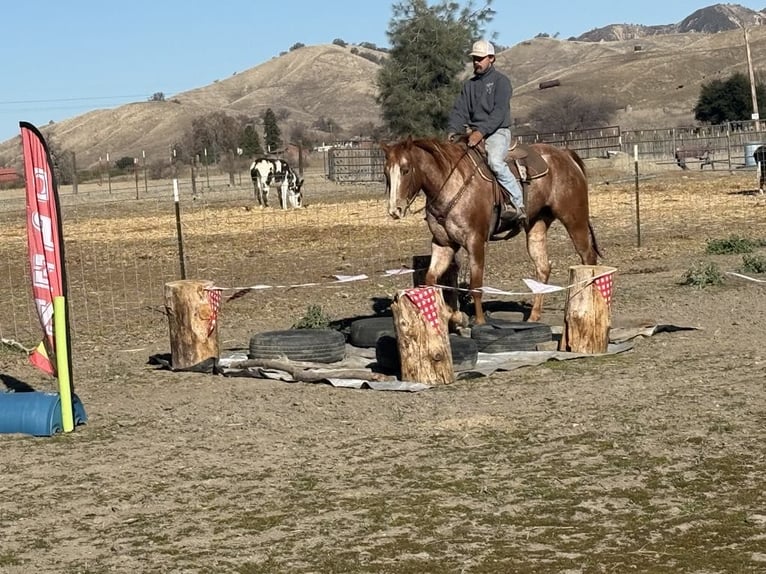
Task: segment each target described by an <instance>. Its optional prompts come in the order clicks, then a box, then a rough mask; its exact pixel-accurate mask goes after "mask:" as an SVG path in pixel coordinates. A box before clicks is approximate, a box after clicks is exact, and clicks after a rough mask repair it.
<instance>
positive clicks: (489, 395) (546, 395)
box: [0, 169, 766, 574]
mask: <svg viewBox="0 0 766 574" xmlns="http://www.w3.org/2000/svg"><path fill="white" fill-rule="evenodd" d="M609 179H610V177H608V176H606V175H605V174H602V173H600V172H599V171H598V169H594V170H593V171H592V172H591V187H592V191H591V205H592V213H593V220H594V225H595V228H596V231H597V234H598V238H599V241H600V243H601V246H602V249H603V251H604V254H605V259H604V263H605V264H607V265H611V266H614V267H616V268H617V269H618V272H617V275H616V286H615V299H614V303H613V307H612V315H613V322H614V324H615V325H634V324H660V323H663V324H676V325H683V326H690V327H696V328H697V329H696V330H689V331H681V332H676V333H663V334H657V335H655V336H652V337H649V338H645V339H640V340H637V341H636V345H635V348H634V349H633V350H632V351H629V352H627V353H624V354H619V355H613V356H608V357H599V358H590V359H582V360H573V361H565V362H549V363H545V364H543V365H541V366H537V367H530V368H522V369H518V370H515V371H511V372H500V373H496V374H494V375H492V376H490V377H486V378H479V379H473V380H468V381H458V382H457V383H455V384H453V385H449V386H446V387H442V388H435V389H430V390H427V391H423V392H419V393H396V392H375V391H370V390H349V389H338V388H333V387H331V386H329V385H324V384H305V383H282V382H276V381H267V380H260V379H250V378H224V377H218V376H213V375H205V374H190V373H185V374H182V373H171V372H168V371H164V370H160V369H158V368H157V367H156V366H152V365H149V364H148V358H149V357H150V356H151V355H153V354H155V353H167V352H168V351H169V343H168V335H167V323H166V320H165V318H164V316H163V315H162V313H161V312H158V309H159V308H160V307H161V305H162V283H163V280H166V279H167V277H166V276H163V273H165V274H166V275H167V274H170V275H171V276H172V273H173V272H175V271H174V264H175V263H174V262H175V260H174V250H173V245H174V241H175V240H174V236H173V227H172V214H169V215H168V214H162V215H157V216H156V217H155V216H154V215H152V216H151V217H149V216H145V215H140V214H137V213H135V212H134V211H132V208H130V207H121V208H113V209H112V210H111V211H110V212H109V213H108V214H107V213H106V212H103V213H102V212H98V213H96V212H92V213H91V212H88V210H87V209H86V208H85V207H83V206H79V207H78V206H75V207H72V208H71V209H70V213H75V212H76V214H77V217H76V218H75V217H74V216H73V217H72V221H71V222H66V221H65V226H66V230H65V232H66V234H67V242H68V245H67V247H68V260H69V261H68V263H69V275H70V280H71V281H72V289H73V296H72V297H73V301H75V302H78V304H77V305H76V306H75V308H74V309H73V310H72V314H73V315H74V316H73V320H74V326H75V332H76V333H77V334H78V335H77V337H75V340H74V357H73V362H74V371H75V388H76V392H77V394H78V396H79V397H80V398H81V399H82V402H83V404H84V405H85V408H86V410H87V412H88V415H89V421H88V423H87V425H84V426H80V427H78V428H77V430H76V432H74V433H70V434H67V435H63V436H57V437H54V438H31V437H26V436H21V435H0V449H1V450H2V453H3V455H2V458H1V459H0V477H2V480H0V572H2V573H7V574H26V573H29V572H40V573H43V572H44V573H54V572H55V573H58V572H61V573H65V572H66V573H83V574H84V573H88V574H97V573H107V572H109V573H112V572H131V573H133V572H188V573H211V574H212V573H221V572H232V573H239V574H256V573H274V572H280V573H281V572H296V573H298V572H302V573H309V572H312V573H313V572H316V573H319V572H321V573H329V572H338V573H339V572H348V573H358V572H366V573H396V574H404V573H412V574H416V573H417V574H421V573H425V572H429V573H431V572H432V573H444V572H455V573H457V572H465V573H468V572H476V573H479V572H480V573H498V574H499V573H503V574H505V573H509V572H541V573H543V572H545V573H548V572H556V573H561V572H566V573H589V572H673V573H700V574H701V573H718V572H766V489H765V488H764V484H765V482H764V476H766V446H765V445H766V385H764V361H765V360H766V352H765V351H764V347H763V343H762V341H761V337H763V335H764V325H766V298H764V294H765V292H764V289H765V287H764V286H763V285H761V284H759V283H754V282H749V281H745V280H742V279H736V278H734V277H732V276H726V278H725V281H724V283H723V284H722V285H719V286H712V287H707V288H704V289H700V288H695V287H694V286H690V285H683V284H682V278H683V276H684V274H685V273H687V272H688V271H689V270H690V268H692V267H693V266H694V265H696V264H703V263H715V265H716V266H717V267H718V268H719V269H720V270H721V271H722V272H726V271H739V270H740V269H741V267H742V261H743V256H742V255H741V254H719V255H716V254H708V253H706V243H707V241H708V240H709V239H721V238H728V237H731V236H738V237H742V238H748V239H751V240H757V241H762V240H764V239H766V225H765V224H764V217H765V216H766V201H765V200H764V199H762V198H761V196H759V195H758V194H756V193H753V192H752V188H753V187H754V186H753V182H752V179H753V177H752V174H749V175H747V176H745V175H734V176H731V175H729V174H728V173H718V172H716V173H714V174H711V173H710V172H709V171H708V172H705V173H704V174H700V173H699V172H696V171H694V172H690V173H683V174H682V173H681V172H680V171H679V172H677V173H675V172H674V173H669V174H665V175H657V176H656V177H653V178H647V179H646V180H643V181H642V182H641V196H640V208H641V212H640V215H641V223H642V227H641V232H642V245H641V246H640V247H638V246H637V245H636V244H637V238H636V233H635V227H636V221H635V217H634V210H635V203H636V200H635V194H634V185H633V182H632V181H631V180H630V177H629V176H628V177H622V178H616V177H615V178H611V179H612V181H609ZM352 191H353V190H349V192H348V193H347V197H346V198H345V202H343V203H333V204H332V206H331V205H330V204H329V202H328V201H327V200H326V199H325V198H322V197H318V198H317V199H316V200H315V201H314V202H313V205H312V204H310V205H309V207H308V208H307V209H304V210H301V211H299V212H290V213H289V214H283V213H280V212H277V211H275V210H270V211H268V212H266V211H258V210H253V209H251V207H252V206H251V205H250V204H248V203H247V202H246V201H244V200H243V201H242V202H241V203H239V204H236V205H229V204H227V205H213V206H208V207H206V208H204V209H203V208H201V207H189V208H188V209H187V217H188V219H186V220H185V229H186V233H187V240H188V252H189V254H190V256H189V258H190V274H191V275H193V276H195V277H199V278H206V279H214V280H216V281H217V282H220V283H221V284H222V285H224V286H227V287H235V286H242V285H252V284H253V283H255V282H256V279H257V282H259V283H268V284H275V285H276V284H279V285H285V286H288V287H286V288H284V289H270V290H264V291H259V292H257V293H253V294H250V295H248V296H245V297H242V298H240V299H237V300H235V301H231V302H229V303H225V304H224V307H223V311H222V315H221V325H220V331H219V333H220V337H221V345H222V347H223V348H224V349H227V350H231V349H236V348H242V347H246V346H247V342H248V337H249V336H250V334H252V333H254V332H257V331H261V330H266V329H284V328H288V327H289V326H290V325H291V324H292V323H294V322H295V321H296V320H297V319H298V318H300V317H301V315H302V313H303V312H304V311H305V310H306V308H307V306H308V305H312V304H316V305H321V306H322V309H323V310H324V312H325V313H326V314H327V315H329V316H330V317H331V318H332V319H342V318H346V317H354V316H360V315H365V314H369V313H371V309H372V304H373V302H374V301H375V300H377V299H380V298H385V297H390V296H391V295H393V294H394V293H396V291H397V290H399V289H402V288H405V287H408V286H409V284H407V283H406V280H402V279H381V278H380V277H379V276H378V275H375V273H376V272H378V271H380V270H383V269H388V268H392V267H397V266H399V265H401V264H404V263H407V262H408V261H409V258H410V257H411V256H412V255H414V254H423V253H426V252H427V246H428V239H429V238H428V235H427V230H426V228H425V225H424V223H423V221H422V216H421V215H413V216H411V217H410V218H409V219H406V220H404V221H401V222H394V221H389V220H388V219H386V218H385V217H384V216H382V215H381V212H383V211H384V206H383V198H382V196H381V195H380V194H379V193H378V191H375V193H369V194H366V193H359V194H356V193H353V192H352ZM341 213H342V215H339V214H341ZM269 220H276V223H275V224H274V225H270V224H267V222H268V221H269ZM6 223H7V222H6ZM22 223H23V222H22ZM100 226H104V227H100ZM20 229H21V228H20V227H19V226H18V225H17V224H16V223H13V224H11V225H10V226H9V225H5V226H4V228H3V231H0V240H2V241H5V242H12V241H16V240H15V239H14V237H15V235H14V234H16V235H17V234H18V233H19V230H20ZM163 229H166V230H168V231H162V230H163ZM109 230H111V231H109ZM96 236H97V239H94V237H96ZM550 241H551V249H550V251H551V259H552V261H553V265H554V273H553V276H552V277H551V281H550V282H551V283H553V284H558V285H564V284H566V280H567V267H568V266H569V265H572V264H576V263H579V262H578V261H577V260H576V259H575V256H574V253H573V250H572V248H571V245H570V244H569V242H568V240H567V238H566V237H565V236H564V234H563V232H562V228H561V226H560V225H556V226H555V228H554V230H553V231H552V233H551V240H550ZM13 245H16V244H15V243H13ZM21 245H22V247H23V243H22V244H21ZM94 246H97V247H94ZM86 247H87V248H86ZM19 249H21V247H20V248H19ZM14 253H15V252H14ZM756 254H760V255H766V249H760V250H758V251H756ZM11 259H13V260H14V261H17V262H15V263H8V264H7V269H9V272H11V273H21V271H20V269H21V268H22V267H23V265H24V264H25V263H24V260H23V253H22V252H21V251H19V252H18V253H16V254H15V255H14V257H12V258H11ZM9 261H10V259H9ZM93 261H98V262H101V263H99V264H98V265H97V266H96V265H95V264H94V263H93ZM106 262H110V263H109V264H107V263H106ZM120 262H123V267H120V269H122V270H123V271H122V272H115V269H116V268H117V267H115V266H118V265H121V263H120ZM124 262H128V265H129V267H128V268H129V269H134V270H135V272H134V273H135V277H131V276H130V273H127V274H126V273H125V272H124V269H126V267H125V266H124ZM110 265H111V266H110ZM96 267H98V269H100V271H99V273H100V275H98V279H97V280H95V279H93V275H94V274H95V272H94V271H92V270H93V269H95V268H96ZM148 269H151V270H152V271H151V272H150V271H147V270H148ZM160 270H170V271H162V272H161V271H160ZM357 272H364V273H367V274H369V275H370V276H371V277H372V279H371V280H368V281H361V282H358V283H351V284H344V285H342V286H333V285H326V286H324V287H320V288H316V289H305V288H304V289H301V288H290V287H289V286H290V285H293V284H296V283H302V282H306V281H328V282H330V281H331V279H329V278H331V277H332V275H333V274H338V273H342V274H353V273H357ZM487 275H488V277H487V284H488V285H490V286H493V287H497V288H503V289H507V290H511V289H521V288H522V287H523V284H522V283H521V279H522V278H525V277H532V269H531V265H530V264H529V262H528V260H527V259H526V256H525V254H524V246H523V240H522V239H521V238H516V239H515V240H512V241H510V242H509V243H506V244H498V243H493V244H491V245H490V248H489V264H488V269H487ZM126 276H127V279H126ZM754 277H756V278H759V276H757V275H756V276H754ZM95 285H100V288H98V289H97V288H96V287H94V286H95ZM137 291H138V292H140V293H141V295H140V297H143V298H139V295H136V294H135V292H137ZM94 293H95V295H94ZM109 293H111V297H112V303H111V307H110V308H114V309H117V311H115V312H114V313H106V312H103V311H101V310H100V309H101V308H99V311H98V312H96V308H95V307H94V303H93V302H94V301H95V299H90V298H89V297H99V300H103V299H104V297H105V294H109ZM126 293H128V294H126ZM129 295H130V296H129ZM131 297H133V298H131ZM134 299H135V301H134ZM136 301H137V302H136ZM125 302H127V303H125ZM86 303H87V304H86ZM529 303H530V300H529V299H527V298H524V297H519V298H511V299H504V298H495V299H490V304H491V305H493V306H494V308H496V309H500V308H502V309H505V310H508V311H519V312H522V313H523V311H525V310H528V308H529ZM563 305H564V298H563V296H562V295H553V296H550V297H548V298H547V300H546V306H545V311H544V316H543V320H545V321H548V322H550V323H551V324H560V323H561V321H562V319H563ZM0 376H2V377H3V381H4V382H6V384H8V382H9V381H16V382H18V381H21V382H24V383H25V384H29V385H31V386H33V387H34V388H36V389H38V390H52V389H53V383H52V382H51V381H50V380H49V379H46V378H45V377H44V376H43V375H42V374H39V373H38V372H36V371H35V370H33V369H32V368H31V367H29V366H28V365H27V363H26V359H25V357H24V356H23V353H19V352H18V351H16V350H14V349H12V348H8V347H0Z"/></svg>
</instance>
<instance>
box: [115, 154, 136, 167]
mask: <svg viewBox="0 0 766 574" xmlns="http://www.w3.org/2000/svg"><path fill="white" fill-rule="evenodd" d="M134 163H135V160H134V159H133V158H132V157H130V156H127V155H126V156H123V157H121V158H120V159H118V160H117V161H116V162H114V165H115V167H116V168H117V169H128V168H129V167H133V164H134Z"/></svg>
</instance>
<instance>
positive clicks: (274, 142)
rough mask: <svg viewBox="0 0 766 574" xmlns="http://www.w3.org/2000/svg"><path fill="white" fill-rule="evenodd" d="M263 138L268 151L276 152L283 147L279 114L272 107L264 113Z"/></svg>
mask: <svg viewBox="0 0 766 574" xmlns="http://www.w3.org/2000/svg"><path fill="white" fill-rule="evenodd" d="M263 140H264V143H265V144H266V151H267V152H274V151H276V150H278V149H279V148H281V147H282V133H281V132H280V131H279V126H278V125H277V116H276V114H275V113H274V111H273V110H272V109H271V108H269V109H267V110H266V111H265V112H264V114H263Z"/></svg>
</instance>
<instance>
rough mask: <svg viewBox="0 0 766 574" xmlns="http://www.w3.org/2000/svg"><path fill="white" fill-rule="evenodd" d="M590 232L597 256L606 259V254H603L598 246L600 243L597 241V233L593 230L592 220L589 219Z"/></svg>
mask: <svg viewBox="0 0 766 574" xmlns="http://www.w3.org/2000/svg"><path fill="white" fill-rule="evenodd" d="M588 232H590V240H591V243H592V244H593V250H594V251H595V252H596V255H598V256H599V257H601V258H602V259H603V258H604V254H603V253H601V249H600V248H599V246H598V241H596V231H595V230H594V229H593V223H591V221H590V219H588Z"/></svg>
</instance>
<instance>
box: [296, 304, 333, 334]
mask: <svg viewBox="0 0 766 574" xmlns="http://www.w3.org/2000/svg"><path fill="white" fill-rule="evenodd" d="M329 324H330V319H329V317H327V316H326V315H325V314H324V311H323V310H322V306H321V305H309V306H308V307H307V308H306V314H305V315H304V316H303V317H301V318H300V319H298V321H296V322H295V324H293V326H292V327H291V328H292V329H326V328H327V327H328V326H329Z"/></svg>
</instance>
